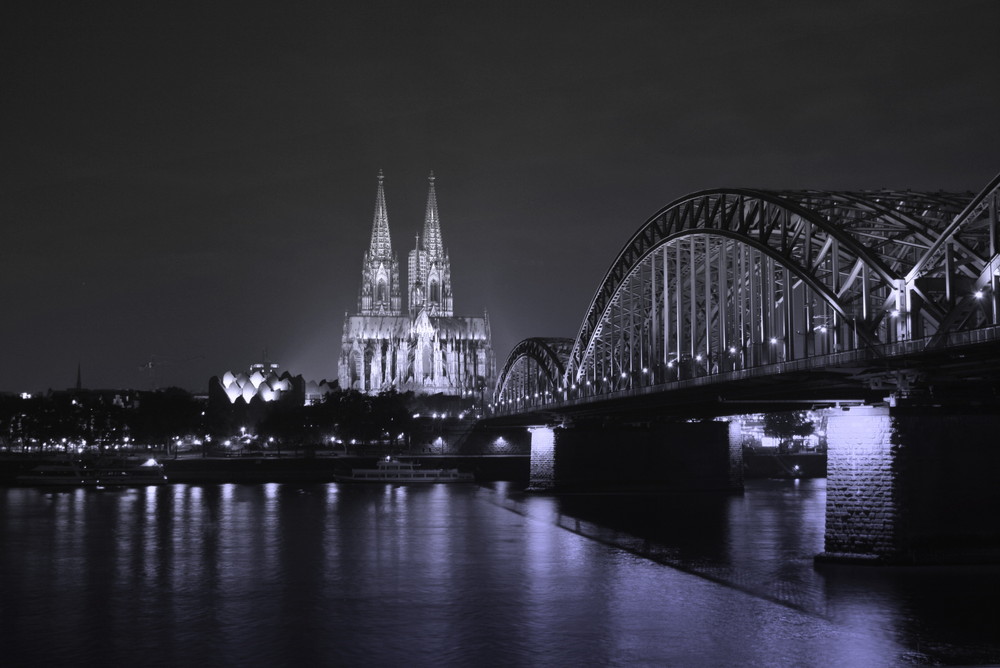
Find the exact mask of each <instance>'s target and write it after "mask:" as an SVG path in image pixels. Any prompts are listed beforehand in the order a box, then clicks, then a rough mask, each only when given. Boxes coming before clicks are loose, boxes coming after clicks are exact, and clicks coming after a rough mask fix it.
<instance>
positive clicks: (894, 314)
mask: <svg viewBox="0 0 1000 668" xmlns="http://www.w3.org/2000/svg"><path fill="white" fill-rule="evenodd" d="M889 315H890V316H892V317H893V318H898V317H899V309H898V308H894V309H892V310H891V311H889Z"/></svg>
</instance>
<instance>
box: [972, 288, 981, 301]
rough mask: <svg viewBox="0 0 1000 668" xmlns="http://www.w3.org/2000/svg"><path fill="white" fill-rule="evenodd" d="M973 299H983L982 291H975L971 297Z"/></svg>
mask: <svg viewBox="0 0 1000 668" xmlns="http://www.w3.org/2000/svg"><path fill="white" fill-rule="evenodd" d="M973 297H975V298H976V299H982V298H983V291H982V290H976V293H975V294H974V295H973Z"/></svg>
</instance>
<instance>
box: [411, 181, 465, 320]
mask: <svg viewBox="0 0 1000 668" xmlns="http://www.w3.org/2000/svg"><path fill="white" fill-rule="evenodd" d="M427 180H428V182H429V184H430V185H429V187H428V190H427V210H426V212H425V214H424V235H423V238H422V239H421V237H419V236H418V237H417V243H416V247H415V248H414V249H413V250H412V251H410V257H409V266H408V267H407V269H408V272H407V279H408V285H407V287H408V288H409V290H408V297H409V302H408V303H409V311H410V316H411V317H415V316H416V315H417V314H418V313H420V311H421V310H426V311H427V313H428V315H430V316H435V317H438V316H440V317H446V318H450V317H452V316H453V315H454V306H453V301H452V294H451V262H450V260H449V259H448V252H447V251H446V250H445V249H444V244H443V243H442V242H441V220H440V218H439V217H438V206H437V193H436V192H435V190H434V172H431V175H430V176H429V177H428V179H427Z"/></svg>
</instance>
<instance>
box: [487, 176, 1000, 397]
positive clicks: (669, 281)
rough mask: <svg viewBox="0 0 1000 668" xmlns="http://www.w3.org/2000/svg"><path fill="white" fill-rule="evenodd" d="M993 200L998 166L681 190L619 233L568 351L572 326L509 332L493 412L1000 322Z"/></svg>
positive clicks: (928, 341)
mask: <svg viewBox="0 0 1000 668" xmlns="http://www.w3.org/2000/svg"><path fill="white" fill-rule="evenodd" d="M998 208H1000V175H998V176H997V177H996V178H994V179H993V181H992V182H991V183H990V184H989V185H988V186H987V187H986V188H985V189H984V190H983V191H982V192H981V193H979V194H978V195H975V194H973V193H965V194H953V193H942V192H938V193H919V192H910V191H889V190H880V191H863V192H829V191H811V190H810V191H769V190H750V189H720V190H710V191H703V192H698V193H694V194H691V195H688V196H686V197H682V198H680V199H678V200H676V201H674V202H673V203H671V204H669V205H667V206H666V207H664V208H663V209H661V210H660V211H659V212H657V213H656V214H655V215H654V216H653V217H652V218H650V219H649V220H647V221H646V222H645V223H644V224H643V225H642V226H641V227H640V228H639V230H638V231H637V232H636V233H635V234H634V235H633V236H632V238H631V239H630V240H629V241H628V243H627V244H625V246H624V248H623V249H622V250H621V252H620V253H619V254H618V256H617V258H615V260H614V262H613V263H612V265H611V267H610V269H609V270H608V271H607V274H606V275H605V277H604V280H603V281H602V283H601V285H600V287H599V288H598V289H597V292H596V293H595V295H594V297H593V299H592V301H591V303H590V306H589V308H588V310H587V313H586V316H585V317H584V319H583V324H582V325H581V327H580V331H579V334H578V335H577V337H576V339H574V340H572V341H571V343H570V344H569V345H570V347H569V349H568V352H566V353H565V355H564V354H563V352H564V351H566V345H567V344H566V341H567V340H558V341H559V342H560V343H559V346H558V350H557V349H556V348H555V347H553V346H552V345H549V344H546V343H545V342H551V341H555V340H552V339H527V340H525V341H523V342H521V343H520V344H518V346H517V347H515V349H514V351H512V352H511V355H510V357H509V358H508V360H507V364H506V365H505V366H504V369H503V372H502V373H501V374H500V375H499V377H498V380H497V385H496V390H495V392H494V411H495V412H496V411H500V412H517V411H519V410H523V409H528V408H531V407H537V406H539V405H540V404H543V403H548V402H552V401H558V400H566V399H570V398H580V397H587V396H597V395H601V394H606V393H614V392H618V391H622V390H627V389H631V388H635V387H638V386H650V385H659V384H662V383H671V382H676V381H683V380H686V379H691V378H697V377H702V376H710V375H713V374H720V373H727V372H733V371H739V370H743V369H750V368H754V367H760V366H764V365H770V364H778V363H785V362H791V361H796V360H808V359H810V358H817V357H821V356H826V355H831V354H834V353H842V352H847V351H860V352H865V353H868V354H870V355H873V356H882V355H885V354H886V352H885V351H886V350H887V344H895V343H900V342H910V343H911V344H912V343H916V342H918V341H919V342H922V343H921V344H920V345H923V346H925V347H934V346H940V345H943V344H944V341H945V339H946V338H947V337H948V336H949V335H951V334H953V333H955V332H959V331H965V330H974V329H977V328H982V327H987V326H990V325H996V324H997V321H998V300H997V287H998V286H997V274H998V273H1000V257H998V254H997V251H998V246H1000V240H998V238H997V233H998V223H997V219H998ZM543 346H544V347H543ZM890 347H891V346H890ZM532 364H534V365H535V366H532ZM560 371H561V373H560Z"/></svg>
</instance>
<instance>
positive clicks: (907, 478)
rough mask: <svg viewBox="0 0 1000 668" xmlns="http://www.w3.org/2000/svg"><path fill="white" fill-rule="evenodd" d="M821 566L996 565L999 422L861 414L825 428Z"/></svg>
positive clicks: (926, 414) (899, 408)
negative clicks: (987, 562) (848, 563)
mask: <svg viewBox="0 0 1000 668" xmlns="http://www.w3.org/2000/svg"><path fill="white" fill-rule="evenodd" d="M827 443H828V454H827V488H826V490H827V498H826V541H825V551H824V552H823V554H821V555H819V556H818V557H817V560H818V561H860V562H869V563H897V564H906V563H938V562H940V563H946V562H956V561H968V560H984V561H985V560H994V561H995V560H997V559H998V558H1000V484H998V476H1000V416H998V415H997V414H996V411H995V409H985V408H984V409H976V408H973V407H968V406H928V405H916V404H906V403H900V404H897V405H896V406H892V407H890V406H860V407H854V408H846V409H842V410H837V409H834V410H831V412H830V413H829V416H828V420H827Z"/></svg>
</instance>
